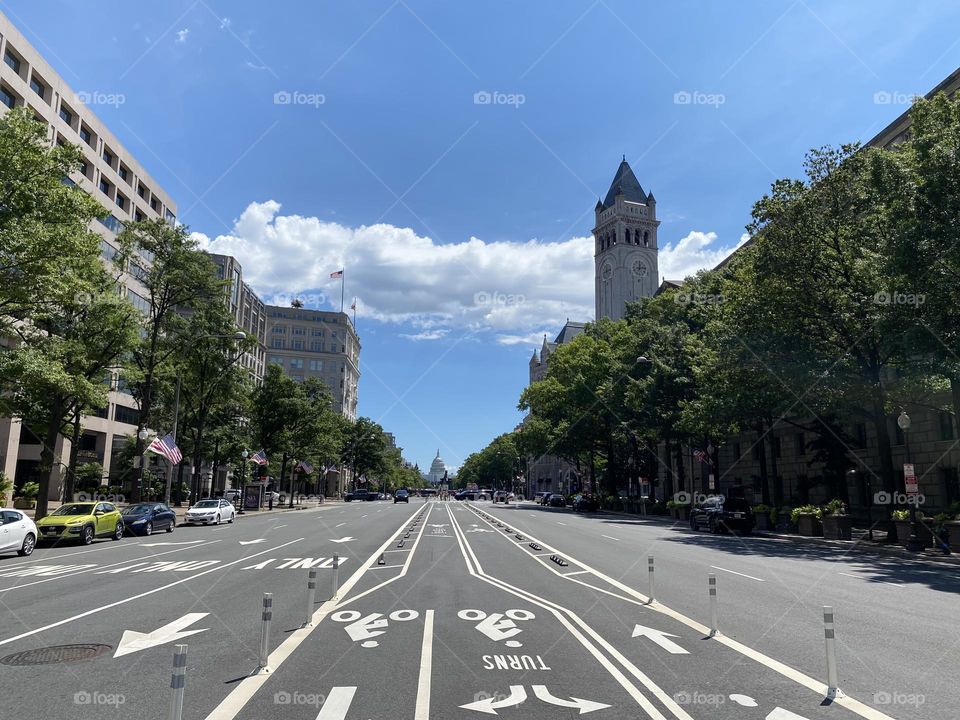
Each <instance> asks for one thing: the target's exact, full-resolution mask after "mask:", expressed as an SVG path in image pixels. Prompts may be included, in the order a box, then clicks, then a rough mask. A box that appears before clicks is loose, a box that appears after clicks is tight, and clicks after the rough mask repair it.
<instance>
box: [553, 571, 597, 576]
mask: <svg viewBox="0 0 960 720" xmlns="http://www.w3.org/2000/svg"><path fill="white" fill-rule="evenodd" d="M588 572H590V571H589V570H576V571H574V572H572V573H560V574H561V575H563V576H564V577H570V576H571V575H583V574H584V573H588Z"/></svg>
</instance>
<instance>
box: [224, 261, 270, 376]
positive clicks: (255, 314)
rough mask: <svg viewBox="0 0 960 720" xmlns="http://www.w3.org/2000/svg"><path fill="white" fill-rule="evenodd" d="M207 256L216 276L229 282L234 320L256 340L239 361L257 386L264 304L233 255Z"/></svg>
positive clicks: (262, 365)
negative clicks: (248, 282) (211, 262)
mask: <svg viewBox="0 0 960 720" xmlns="http://www.w3.org/2000/svg"><path fill="white" fill-rule="evenodd" d="M210 259H211V260H213V262H214V264H215V265H216V266H217V277H219V278H220V279H221V280H226V281H229V283H230V284H229V285H228V286H227V288H226V291H225V294H226V303H227V306H228V307H229V308H230V312H231V313H232V314H233V318H234V322H236V324H237V327H238V328H239V329H240V330H242V331H243V332H245V333H246V334H247V337H250V338H256V340H257V346H256V347H255V348H253V349H252V350H250V351H249V352H245V353H244V354H243V357H241V358H240V360H239V362H240V365H241V366H242V367H244V368H246V370H247V372H248V373H249V376H250V380H251V382H253V383H254V384H255V385H260V384H262V383H263V373H264V370H265V364H266V357H267V306H266V305H265V304H264V302H263V300H261V299H260V298H259V297H258V296H257V294H256V292H254V290H253V288H251V287H250V286H249V285H247V283H245V282H244V281H243V267H242V266H241V265H240V262H239V261H238V260H237V259H236V258H235V257H233V256H232V255H216V254H211V255H210Z"/></svg>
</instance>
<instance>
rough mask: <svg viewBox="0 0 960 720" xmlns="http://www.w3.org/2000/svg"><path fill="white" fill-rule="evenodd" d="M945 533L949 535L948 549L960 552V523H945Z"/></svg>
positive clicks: (955, 521)
mask: <svg viewBox="0 0 960 720" xmlns="http://www.w3.org/2000/svg"><path fill="white" fill-rule="evenodd" d="M945 525H946V527H947V532H948V533H950V549H951V550H953V551H954V552H960V521H957V520H954V521H953V522H948V523H945Z"/></svg>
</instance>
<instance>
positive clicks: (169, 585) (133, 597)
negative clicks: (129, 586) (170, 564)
mask: <svg viewBox="0 0 960 720" xmlns="http://www.w3.org/2000/svg"><path fill="white" fill-rule="evenodd" d="M301 540H303V538H297V539H296V540H291V541H290V542H285V543H284V544H283V545H278V546H277V547H275V548H270V549H268V550H263V551H262V552H258V553H254V554H253V555H247V556H246V557H242V558H240V559H239V560H234V561H233V562H228V563H225V564H223V565H220V566H218V567H213V568H210V569H209V570H204V571H203V572H198V573H197V574H196V575H191V576H190V577H185V578H181V579H180V580H174V581H173V582H172V583H167V584H166V585H163V586H161V587H158V588H154V589H153V590H147V591H146V592H142V593H139V594H137V595H131V596H130V597H127V598H123V599H122V600H115V601H114V602H112V603H108V604H107V605H101V606H100V607H97V608H93V609H92V610H86V611H85V612H82V613H79V614H77V615H74V616H72V617H68V618H64V619H63V620H58V621H57V622H54V623H50V624H49V625H44V626H43V627H38V628H35V629H33V630H29V631H28V632H25V633H20V634H19V635H15V636H13V637H12V638H7V639H6V640H0V645H6V644H8V643H12V642H16V641H17V640H22V639H23V638H25V637H30V636H32V635H37V634H38V633H42V632H45V631H47V630H51V629H53V628H55V627H60V626H61V625H66V624H68V623H72V622H75V621H77V620H81V619H83V618H85V617H89V616H90V615H96V614H97V613H102V612H104V611H105V610H109V609H110V608H115V607H117V606H119V605H126V604H127V603H129V602H133V601H134V600H140V599H141V598H145V597H149V596H150V595H153V594H155V593H158V592H163V591H164V590H169V589H170V588H172V587H176V586H177V585H181V584H183V583H185V582H190V581H191V580H196V579H197V578H199V577H203V576H204V575H209V574H210V573H213V572H218V571H220V570H223V569H224V568H228V567H230V566H232V565H237V564H238V563H242V562H246V561H247V560H250V559H251V558H255V557H257V556H259V555H264V554H266V553H268V552H274V551H275V550H279V549H280V548H285V547H287V545H293V544H294V543H298V542H300V541H301Z"/></svg>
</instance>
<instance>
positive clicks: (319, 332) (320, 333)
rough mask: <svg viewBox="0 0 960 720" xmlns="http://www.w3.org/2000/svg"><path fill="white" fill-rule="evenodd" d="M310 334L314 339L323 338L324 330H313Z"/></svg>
mask: <svg viewBox="0 0 960 720" xmlns="http://www.w3.org/2000/svg"><path fill="white" fill-rule="evenodd" d="M310 334H311V335H313V336H314V337H323V330H322V329H321V330H312V331H311V332H310Z"/></svg>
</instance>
